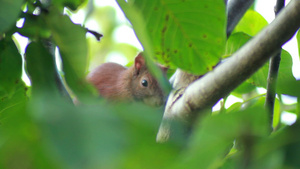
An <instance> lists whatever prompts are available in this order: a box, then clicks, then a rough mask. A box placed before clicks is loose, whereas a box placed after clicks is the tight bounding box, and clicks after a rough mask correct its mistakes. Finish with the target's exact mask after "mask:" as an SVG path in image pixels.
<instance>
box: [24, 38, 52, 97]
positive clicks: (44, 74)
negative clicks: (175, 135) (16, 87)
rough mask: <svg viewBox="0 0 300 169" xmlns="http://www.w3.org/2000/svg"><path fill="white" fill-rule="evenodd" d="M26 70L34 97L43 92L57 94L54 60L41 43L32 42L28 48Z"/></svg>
mask: <svg viewBox="0 0 300 169" xmlns="http://www.w3.org/2000/svg"><path fill="white" fill-rule="evenodd" d="M26 70H27V72H28V75H29V77H30V80H31V85H32V92H33V95H35V94H38V95H40V93H41V92H48V93H51V94H57V92H58V90H57V88H56V79H55V76H56V75H55V74H56V69H55V63H54V59H53V57H52V56H51V54H50V53H49V52H48V51H47V49H46V48H45V47H44V46H43V45H42V44H41V42H31V43H30V44H29V45H28V46H27V48H26Z"/></svg>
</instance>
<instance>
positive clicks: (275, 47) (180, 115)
mask: <svg viewBox="0 0 300 169" xmlns="http://www.w3.org/2000/svg"><path fill="white" fill-rule="evenodd" d="M299 9H300V1H299V0H293V1H291V2H290V3H289V4H288V5H287V7H286V8H285V9H283V10H282V11H281V12H280V13H279V14H278V17H277V18H276V19H275V20H274V21H273V22H272V23H271V24H270V25H268V26H267V27H266V28H265V29H263V30H262V31H261V32H260V33H259V34H258V35H257V36H255V37H254V38H252V39H251V40H250V41H249V42H248V43H247V44H245V45H244V46H243V47H242V48H241V49H240V50H238V51H237V52H236V53H235V54H233V56H232V57H230V58H229V59H228V60H227V61H226V62H224V63H222V64H220V65H219V66H217V67H216V68H215V69H214V70H213V71H211V72H209V73H207V74H206V75H205V76H204V77H202V78H201V79H198V80H196V81H195V82H193V83H192V84H191V85H189V86H188V87H187V88H186V89H185V92H184V93H183V95H182V96H181V97H180V98H178V99H176V100H175V101H168V103H167V106H166V109H165V112H164V117H163V121H162V124H161V126H160V129H159V132H158V135H157V141H159V142H163V141H166V140H168V138H169V136H170V123H169V122H170V121H172V120H174V119H176V120H177V119H182V120H190V119H191V118H194V117H196V116H198V115H199V113H195V112H196V111H197V112H199V111H202V110H205V109H210V108H211V107H212V106H213V105H214V104H216V102H217V101H218V100H219V99H221V98H222V97H224V96H226V95H228V94H229V93H230V92H231V91H232V90H234V89H235V88H236V87H237V86H238V85H240V84H241V83H242V82H243V81H245V80H246V79H247V78H249V77H250V76H251V75H252V74H253V73H254V72H256V71H257V70H258V69H259V68H260V67H262V66H263V65H264V64H265V62H266V61H267V60H268V59H269V58H270V57H271V56H273V55H274V54H275V53H276V52H278V51H279V50H280V48H281V46H282V45H283V44H284V43H285V42H287V41H288V40H289V39H290V38H291V37H292V36H293V35H294V34H295V32H296V31H297V30H298V28H299V27H300V22H299V20H300V10H299ZM170 102H171V103H172V104H170ZM168 105H169V106H168Z"/></svg>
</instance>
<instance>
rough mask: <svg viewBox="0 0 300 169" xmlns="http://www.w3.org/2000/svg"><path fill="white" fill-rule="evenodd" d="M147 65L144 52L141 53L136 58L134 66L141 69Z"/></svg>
mask: <svg viewBox="0 0 300 169" xmlns="http://www.w3.org/2000/svg"><path fill="white" fill-rule="evenodd" d="M144 65H145V59H144V58H143V56H142V54H141V53H139V54H138V55H137V57H135V60H134V67H135V69H137V70H140V69H141V68H142V67H143V66H144Z"/></svg>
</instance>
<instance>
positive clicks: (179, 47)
mask: <svg viewBox="0 0 300 169" xmlns="http://www.w3.org/2000/svg"><path fill="white" fill-rule="evenodd" d="M122 3H124V2H121V0H120V1H119V4H121V5H120V6H121V7H122V8H123V11H124V12H125V14H126V16H127V17H128V19H129V20H130V21H131V22H132V24H133V26H134V29H135V31H136V32H137V36H138V38H139V39H140V40H141V39H143V37H142V36H144V35H141V34H140V33H138V32H139V31H140V30H142V29H144V28H146V32H145V33H146V34H147V35H148V37H151V38H149V42H150V43H151V44H152V48H148V45H149V44H145V43H144V41H143V40H141V42H142V44H143V46H144V47H145V50H153V51H154V52H155V53H156V57H157V58H158V60H161V61H163V62H164V63H165V64H169V65H176V66H177V67H179V68H181V69H184V70H187V71H190V72H192V73H197V74H204V73H205V72H207V71H209V70H212V68H213V66H214V65H216V64H217V62H218V61H219V58H220V57H221V54H222V53H224V46H225V39H226V33H225V27H226V13H225V5H224V1H222V0H217V1H210V0H203V1H197V0H193V1H180V0H176V1H174V0H172V1H170V0H169V1H163V0H154V1H141V0H140V1H129V2H128V6H130V7H129V8H124V6H125V5H124V4H122ZM131 10H136V11H137V12H136V14H135V15H133V14H130V13H131ZM137 15H139V16H137ZM140 15H141V16H142V19H140V18H139V21H140V22H139V23H137V22H136V21H135V19H136V17H140ZM141 22H142V23H141Z"/></svg>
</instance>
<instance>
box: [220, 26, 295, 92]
mask: <svg viewBox="0 0 300 169" xmlns="http://www.w3.org/2000/svg"><path fill="white" fill-rule="evenodd" d="M250 39H251V36H250V35H247V34H245V33H242V32H237V33H234V34H232V35H231V36H230V37H229V39H228V41H227V43H226V52H225V55H224V58H225V57H228V56H231V55H232V54H233V53H234V52H235V51H236V50H238V49H239V48H241V47H242V46H243V45H244V44H245V43H246V42H247V41H248V40H250ZM292 64H293V62H292V58H291V55H290V54H289V53H288V52H287V51H285V50H282V51H281V61H280V66H279V72H278V79H277V89H276V92H277V93H279V94H287V95H292V96H299V95H300V89H299V87H298V86H299V85H300V81H296V79H295V77H294V76H293V73H292ZM268 72H269V63H266V64H265V65H264V66H263V67H262V68H261V69H259V70H258V71H257V72H256V73H255V74H254V75H252V76H251V77H250V78H249V79H248V80H247V81H246V82H244V83H243V84H242V85H241V86H240V87H239V88H237V89H236V90H235V91H234V92H233V94H242V93H246V92H250V91H251V90H252V89H253V86H257V87H264V88H266V87H267V78H268Z"/></svg>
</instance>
